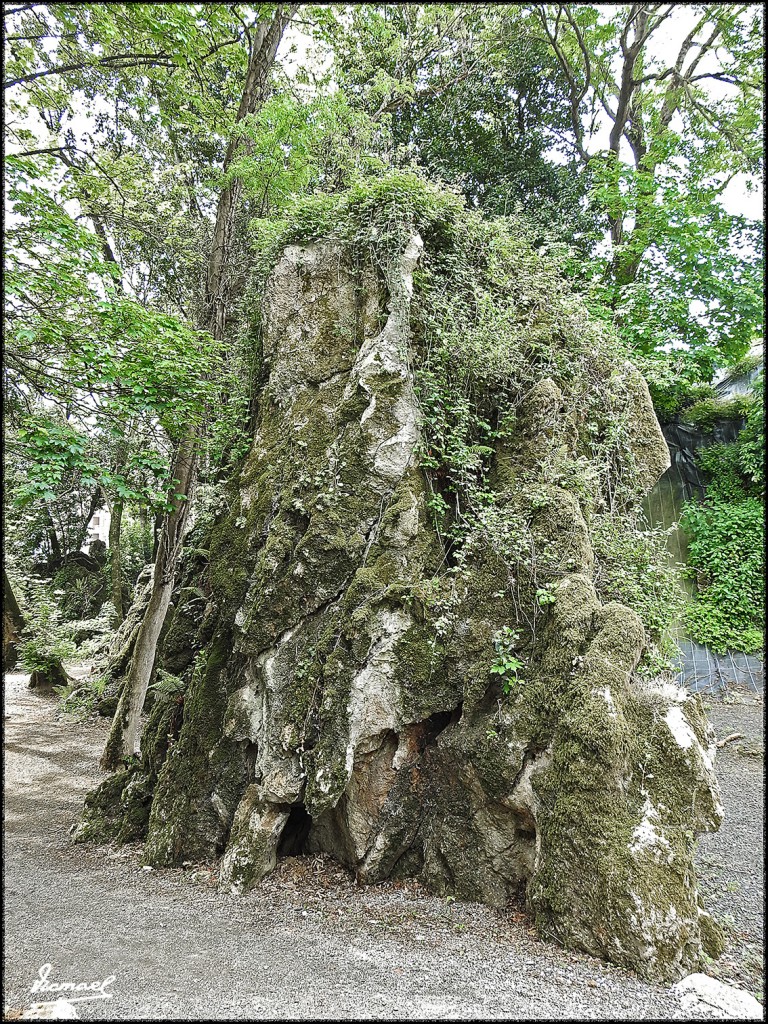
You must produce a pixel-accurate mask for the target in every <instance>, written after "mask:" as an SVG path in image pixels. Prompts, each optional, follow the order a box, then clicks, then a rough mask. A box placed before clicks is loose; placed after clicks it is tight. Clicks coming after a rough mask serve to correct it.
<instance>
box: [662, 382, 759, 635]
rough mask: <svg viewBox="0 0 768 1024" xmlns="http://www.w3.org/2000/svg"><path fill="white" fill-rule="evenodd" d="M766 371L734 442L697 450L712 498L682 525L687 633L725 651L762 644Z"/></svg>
mask: <svg viewBox="0 0 768 1024" xmlns="http://www.w3.org/2000/svg"><path fill="white" fill-rule="evenodd" d="M762 392H763V378H762V376H760V377H759V378H758V379H757V381H756V382H755V384H754V385H753V393H752V395H750V396H749V403H750V404H749V405H748V406H747V409H746V419H747V422H746V424H745V426H744V428H743V429H742V430H741V432H740V434H739V436H738V437H737V439H736V440H735V441H733V442H731V443H730V444H713V445H710V446H709V447H707V448H704V449H703V450H702V451H701V452H699V455H698V462H699V465H700V466H701V468H702V469H704V470H705V471H706V472H707V473H708V474H709V477H710V481H709V483H708V485H707V494H706V500H705V501H703V502H696V501H691V502H687V503H686V505H685V506H684V508H683V515H682V517H681V521H680V522H681V526H682V527H683V529H684V530H685V532H686V533H687V534H688V537H689V540H690V546H689V549H688V563H689V572H690V574H691V576H692V577H693V578H694V579H695V580H696V586H697V594H696V599H695V600H694V601H693V602H692V603H691V604H690V605H689V607H688V608H687V609H686V613H685V622H686V626H687V628H688V632H689V635H690V636H691V637H692V638H693V639H694V640H698V641H699V643H703V644H707V645H708V646H710V647H711V648H712V649H713V650H715V651H718V652H720V653H724V652H725V651H726V650H729V649H730V650H738V651H746V652H747V653H752V652H755V651H759V650H761V649H762V646H763V629H764V623H765V615H764V610H763V609H764V603H765V565H764V556H763V541H764V534H765V523H764V485H765V477H764V471H763V463H764V459H765V433H764V429H763V428H764V414H763V405H762Z"/></svg>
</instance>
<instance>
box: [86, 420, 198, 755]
mask: <svg viewBox="0 0 768 1024" xmlns="http://www.w3.org/2000/svg"><path fill="white" fill-rule="evenodd" d="M196 461H197V456H196V452H195V445H194V438H190V437H187V438H185V440H184V441H182V443H181V444H180V445H179V449H178V451H177V452H176V457H175V459H174V462H173V468H172V471H171V475H172V479H173V487H172V495H173V497H172V499H171V501H172V506H173V507H172V510H171V511H170V512H169V513H168V515H167V517H166V519H165V522H164V524H163V529H162V531H161V533H160V542H159V544H158V549H157V559H156V561H155V571H154V577H153V581H152V595H151V597H150V599H149V606H148V607H147V611H146V613H145V615H144V619H143V621H142V623H141V626H140V628H139V634H138V636H137V638H136V645H135V647H134V649H133V657H132V659H131V664H130V668H129V669H128V676H127V678H126V680H125V686H124V687H123V692H122V695H121V697H120V701H119V702H118V705H117V709H116V711H115V717H114V719H113V721H112V728H111V730H110V733H109V739H108V740H107V745H106V747H105V750H104V754H103V756H102V759H101V766H102V768H106V769H112V768H117V767H118V765H119V764H120V762H121V761H122V760H123V759H124V758H127V757H131V756H133V755H134V754H138V753H139V752H140V741H141V711H142V708H143V707H144V699H145V697H146V695H147V687H148V686H149V679H150V676H151V674H152V666H153V665H154V662H155V654H156V651H157V640H158V637H159V636H160V630H161V629H162V626H163V622H164V621H165V615H166V612H167V611H168V605H169V604H170V601H171V592H172V591H173V580H174V573H175V568H176V560H177V557H178V553H179V549H180V548H181V544H182V540H183V536H184V526H185V523H186V518H187V509H188V507H189V500H188V498H189V497H190V496H191V492H192V485H193V481H194V473H195V463H196Z"/></svg>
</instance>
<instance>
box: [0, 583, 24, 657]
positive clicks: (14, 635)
mask: <svg viewBox="0 0 768 1024" xmlns="http://www.w3.org/2000/svg"><path fill="white" fill-rule="evenodd" d="M22 629H24V616H23V615H22V614H21V609H20V608H19V603H18V601H17V600H16V595H15V594H14V592H13V587H12V586H11V581H10V580H9V579H8V574H7V573H6V571H5V567H3V667H4V668H5V669H12V668H15V666H16V661H17V660H18V651H17V644H18V641H19V637H20V634H21V631H22Z"/></svg>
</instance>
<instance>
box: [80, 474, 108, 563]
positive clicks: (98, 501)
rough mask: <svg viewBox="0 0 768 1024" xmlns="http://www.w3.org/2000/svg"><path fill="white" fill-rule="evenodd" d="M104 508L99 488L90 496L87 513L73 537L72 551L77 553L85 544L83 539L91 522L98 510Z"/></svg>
mask: <svg viewBox="0 0 768 1024" xmlns="http://www.w3.org/2000/svg"><path fill="white" fill-rule="evenodd" d="M103 507H104V499H103V498H102V495H101V488H100V487H96V488H95V489H94V492H93V494H92V495H91V502H90V504H89V506H88V511H87V512H86V514H85V517H84V518H83V520H82V524H81V526H80V527H79V529H78V533H77V536H76V537H75V543H74V544H73V549H74V550H75V551H79V550H80V549H81V548H82V546H83V544H84V543H85V538H86V537H87V536H88V527H89V526H90V525H91V520H92V519H93V517H94V516H95V515H96V513H97V512H98V511H99V509H100V508H103Z"/></svg>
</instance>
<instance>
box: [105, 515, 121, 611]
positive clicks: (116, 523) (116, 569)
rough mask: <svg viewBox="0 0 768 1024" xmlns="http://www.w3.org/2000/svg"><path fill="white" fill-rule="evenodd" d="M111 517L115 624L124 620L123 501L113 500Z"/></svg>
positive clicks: (110, 554)
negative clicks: (122, 563) (121, 539)
mask: <svg viewBox="0 0 768 1024" xmlns="http://www.w3.org/2000/svg"><path fill="white" fill-rule="evenodd" d="M111 512H112V514H111V516H110V519H109V575H110V583H111V587H112V605H113V607H114V609H115V626H119V625H120V623H121V622H122V621H123V618H124V615H123V573H122V566H121V561H120V533H121V527H122V522H123V502H122V501H121V500H120V499H118V500H117V501H115V502H113V504H112V509H111Z"/></svg>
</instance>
